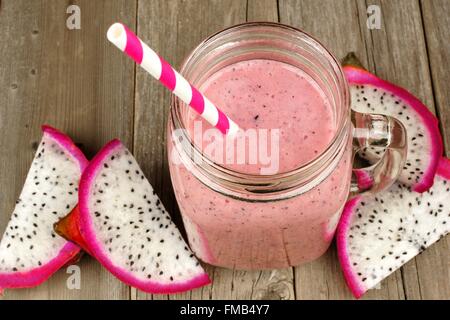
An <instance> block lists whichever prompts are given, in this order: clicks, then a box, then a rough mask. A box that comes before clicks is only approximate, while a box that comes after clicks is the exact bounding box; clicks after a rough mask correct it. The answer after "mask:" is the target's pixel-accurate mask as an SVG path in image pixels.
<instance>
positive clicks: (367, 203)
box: [337, 159, 450, 298]
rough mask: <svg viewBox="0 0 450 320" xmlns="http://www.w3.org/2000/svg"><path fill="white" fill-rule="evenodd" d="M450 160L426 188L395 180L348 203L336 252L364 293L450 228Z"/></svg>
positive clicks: (355, 291)
mask: <svg viewBox="0 0 450 320" xmlns="http://www.w3.org/2000/svg"><path fill="white" fill-rule="evenodd" d="M449 180H450V161H449V160H448V159H442V160H441V161H440V164H439V166H438V171H437V175H436V177H435V181H434V185H433V186H432V188H431V189H429V190H428V191H427V192H424V193H417V192H414V191H411V188H410V187H408V186H406V185H405V184H403V183H400V182H397V183H395V184H394V185H393V186H392V187H391V188H390V189H388V190H387V191H384V192H381V193H379V194H377V195H371V196H357V197H355V198H353V199H351V200H350V201H349V202H347V204H346V207H345V209H344V212H343V214H342V218H341V221H340V223H339V226H338V229H337V246H338V256H339V260H340V262H341V266H342V269H343V273H344V277H345V279H346V281H347V284H348V285H349V287H350V289H351V291H352V292H353V294H354V295H355V297H357V298H359V297H361V296H362V295H363V294H364V293H365V292H366V291H367V290H369V289H371V288H373V287H374V286H375V285H377V284H378V283H379V282H380V281H381V280H383V279H384V278H386V277H387V276H388V275H390V274H391V273H392V272H394V271H395V270H397V269H398V268H400V267H401V266H402V265H403V264H404V263H406V262H407V261H408V260H410V259H412V258H413V257H414V256H416V255H417V254H419V253H420V252H422V251H423V250H425V249H426V248H427V247H429V246H430V245H432V244H433V243H435V242H436V241H438V240H439V239H440V238H441V237H444V236H445V235H446V234H447V233H448V232H449V231H450V181H449Z"/></svg>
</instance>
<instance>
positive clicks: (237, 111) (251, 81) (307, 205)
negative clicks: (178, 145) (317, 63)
mask: <svg viewBox="0 0 450 320" xmlns="http://www.w3.org/2000/svg"><path fill="white" fill-rule="evenodd" d="M201 91H202V92H204V93H205V95H206V96H207V97H208V98H209V99H210V100H211V101H214V102H215V103H216V104H217V105H219V106H220V108H221V109H222V110H223V111H224V112H225V113H226V114H227V115H228V116H229V117H230V118H232V119H233V120H234V121H235V122H236V123H237V124H238V125H239V126H240V128H241V129H244V130H246V129H249V128H265V129H279V133H280V135H279V158H278V161H279V166H278V172H277V173H281V172H287V171H290V170H293V169H295V168H298V167H299V166H301V165H304V164H306V163H307V162H309V161H311V160H313V159H314V158H315V157H317V156H318V155H319V154H320V153H322V152H323V151H324V150H325V148H326V147H327V146H328V144H329V143H330V141H331V140H332V138H333V136H334V135H335V133H336V127H335V121H334V116H333V110H332V108H331V107H330V104H329V102H328V100H327V98H326V97H325V95H324V94H323V92H322V91H321V90H320V88H319V87H318V86H317V84H316V83H315V82H314V81H313V80H312V79H311V78H310V77H309V76H308V75H307V74H305V73H304V72H302V71H301V70H299V69H298V68H295V67H293V66H290V65H288V64H285V63H282V62H277V61H272V60H250V61H244V62H239V63H235V64H232V65H229V66H227V67H225V68H223V69H221V70H220V71H218V72H216V73H215V74H213V75H212V76H211V77H210V78H209V79H208V80H207V81H206V82H205V83H204V84H203V85H202V86H201ZM194 121H203V120H202V119H201V118H200V117H199V116H198V115H196V114H194V113H190V114H189V115H188V128H189V130H190V133H191V135H193V132H194V131H193V130H194V129H193V128H194ZM209 128H211V127H210V126H209V125H208V124H207V123H206V122H205V121H203V122H202V129H203V130H207V129H209ZM198 147H199V148H203V149H204V148H205V142H200V144H199V145H198ZM228 147H229V146H228ZM169 149H170V144H169ZM225 149H226V147H225ZM247 151H249V150H247ZM224 152H226V150H224ZM206 153H207V154H208V152H206ZM208 155H209V154H208ZM350 157H351V151H350V148H348V150H347V152H346V153H345V154H344V156H343V157H342V159H341V160H340V163H339V164H338V166H337V167H336V169H335V170H334V171H333V173H332V174H331V175H329V176H328V177H327V178H325V180H323V181H322V182H321V183H320V184H319V185H318V186H316V187H315V188H313V189H311V190H309V191H308V192H306V193H303V194H301V195H298V196H296V197H293V198H290V199H287V200H281V201H273V202H249V201H243V200H237V199H234V198H231V197H228V196H226V195H223V194H219V193H217V192H215V191H214V190H212V189H210V188H208V187H207V186H205V185H204V184H202V183H201V182H200V181H199V180H197V179H196V178H195V177H194V176H193V175H192V173H190V172H189V171H188V170H187V169H186V168H184V167H183V166H182V165H174V164H172V163H171V168H170V169H171V176H172V182H173V186H174V189H175V194H176V197H177V200H178V204H179V206H180V210H181V213H182V216H183V220H184V223H185V227H186V231H187V233H188V238H189V242H190V245H191V247H192V249H193V250H194V252H195V253H196V254H197V255H198V256H199V257H200V258H201V259H202V260H204V261H205V262H209V263H211V264H214V265H219V266H225V267H236V268H241V269H262V268H282V267H287V266H292V265H298V264H300V263H302V262H305V261H310V260H313V259H315V258H317V257H319V256H320V255H322V254H323V253H324V251H325V250H326V249H327V248H328V246H329V244H330V241H331V237H332V234H333V232H334V229H335V225H336V222H337V220H338V218H339V216H340V212H341V209H342V206H343V205H344V203H345V200H346V198H347V195H348V190H349V182H350V173H351V158H350ZM235 162H236V161H234V163H225V164H224V165H225V166H226V167H228V168H230V169H233V170H235V171H239V172H245V173H252V174H261V168H263V167H264V165H262V164H261V163H259V162H257V163H249V162H250V161H248V159H247V160H246V161H245V163H235Z"/></svg>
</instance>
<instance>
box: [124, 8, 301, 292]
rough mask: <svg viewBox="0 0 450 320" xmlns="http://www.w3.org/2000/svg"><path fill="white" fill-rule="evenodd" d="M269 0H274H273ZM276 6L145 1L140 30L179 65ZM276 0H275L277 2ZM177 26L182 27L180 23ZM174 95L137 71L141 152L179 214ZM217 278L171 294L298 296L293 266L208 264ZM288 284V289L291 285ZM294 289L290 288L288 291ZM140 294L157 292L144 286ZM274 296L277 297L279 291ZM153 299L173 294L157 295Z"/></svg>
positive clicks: (270, 16) (137, 145)
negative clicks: (171, 130)
mask: <svg viewBox="0 0 450 320" xmlns="http://www.w3.org/2000/svg"><path fill="white" fill-rule="evenodd" d="M267 3H269V2H267ZM271 4H272V6H271V7H270V8H271V10H267V8H266V9H264V10H262V11H261V10H260V8H256V6H255V5H254V4H252V5H251V8H249V10H248V11H247V1H240V0H237V1H227V2H224V1H201V0H198V1H151V2H139V12H138V31H139V35H140V36H141V37H142V38H143V40H144V41H149V43H150V44H151V46H152V47H154V48H155V50H157V51H158V52H159V53H160V54H161V55H162V56H164V57H166V59H168V61H170V62H171V63H172V64H174V65H179V64H180V63H181V60H182V59H183V57H185V56H186V55H187V54H188V53H189V51H190V50H192V49H193V48H194V47H195V46H196V45H197V44H198V43H199V42H200V41H201V40H202V39H204V38H205V37H206V36H207V35H209V34H211V33H212V32H216V31H218V30H220V29H223V28H225V27H228V26H231V25H234V24H237V23H242V22H245V21H246V13H247V14H248V15H249V17H253V18H255V19H257V20H274V21H276V20H277V15H276V1H271ZM274 4H275V6H274ZM174 26H176V27H174ZM169 99H170V95H169V93H168V92H167V91H166V89H164V88H163V87H161V86H160V85H159V84H158V83H156V82H155V81H154V80H152V79H150V78H149V77H148V76H147V75H146V74H145V73H144V72H143V71H142V70H138V72H137V81H136V118H135V119H136V120H135V154H136V157H137V158H138V160H140V162H141V163H142V164H143V169H144V171H145V172H146V173H147V174H148V176H149V177H150V180H151V183H152V184H153V186H154V187H155V189H156V190H157V192H158V194H159V195H160V196H161V198H162V201H163V203H164V204H165V205H166V206H167V208H168V210H169V211H170V212H171V213H172V216H174V219H175V220H176V221H178V222H180V219H179V218H177V215H178V214H179V212H178V208H177V205H176V201H175V198H174V195H173V191H172V187H171V184H170V177H169V172H168V163H167V154H166V151H165V133H166V132H165V130H166V129H165V125H166V121H167V115H168V109H169ZM206 270H207V271H208V273H209V274H210V276H211V278H212V279H213V284H212V285H211V286H209V287H205V288H200V289H198V290H194V291H192V292H187V293H184V294H178V295H174V296H170V297H169V298H170V299H227V298H235V299H237V298H239V299H245V298H248V299H250V298H252V297H269V296H270V294H271V293H273V292H280V294H278V297H283V298H285V297H289V298H293V296H294V295H293V285H292V270H291V269H288V270H285V271H276V272H275V273H274V274H273V275H272V273H271V272H241V271H233V270H227V269H223V268H214V267H211V266H206ZM286 288H288V289H286ZM286 292H288V293H286ZM133 297H135V298H137V299H146V298H151V297H150V296H147V295H145V294H142V293H140V292H136V293H133ZM272 297H276V295H275V294H273V295H272ZM152 298H153V299H161V298H162V299H167V296H161V295H154V296H153V297H152Z"/></svg>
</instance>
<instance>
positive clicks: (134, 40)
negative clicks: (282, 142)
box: [107, 23, 239, 134]
mask: <svg viewBox="0 0 450 320" xmlns="http://www.w3.org/2000/svg"><path fill="white" fill-rule="evenodd" d="M107 37H108V40H109V41H111V42H112V43H113V44H114V45H115V46H116V47H117V48H119V49H120V50H121V51H123V52H125V53H126V54H127V55H128V56H129V57H130V58H132V59H133V60H134V61H136V62H137V63H138V64H139V65H140V66H141V67H142V68H144V70H146V71H147V72H148V73H150V74H151V75H152V76H153V77H154V78H156V79H157V80H159V81H160V82H161V83H162V84H163V85H164V86H166V87H167V88H168V89H169V90H170V91H172V92H173V94H174V95H176V96H177V97H178V98H180V99H181V100H182V101H183V102H185V103H186V104H188V105H190V106H191V107H192V108H193V109H194V110H195V111H197V112H198V113H199V114H200V115H201V116H202V117H203V118H204V119H205V120H206V121H208V122H209V123H210V124H211V125H213V126H214V127H216V128H217V129H219V130H220V131H221V132H222V133H224V134H235V133H236V132H237V131H238V130H239V127H238V126H237V125H236V123H234V121H232V120H231V119H230V118H228V117H227V116H226V115H225V114H224V113H223V112H222V111H220V110H219V108H217V107H216V106H215V105H214V104H213V103H212V102H211V101H210V100H209V99H208V98H206V97H205V96H204V95H203V94H202V93H200V91H198V90H197V89H196V88H195V87H194V86H192V85H191V84H190V83H189V82H188V81H187V80H186V79H185V78H184V77H183V76H182V75H180V74H179V73H178V72H177V71H176V70H175V69H174V68H172V66H171V65H170V64H169V63H168V62H167V61H165V60H164V59H163V58H161V57H160V56H158V54H157V53H156V52H155V51H153V50H152V49H151V48H150V47H149V46H147V45H146V44H145V43H144V42H142V40H141V39H139V38H138V37H137V36H136V35H135V34H134V33H133V32H132V31H131V30H130V29H128V28H127V27H126V26H125V25H124V24H122V23H114V24H113V25H112V26H111V27H109V30H108V33H107Z"/></svg>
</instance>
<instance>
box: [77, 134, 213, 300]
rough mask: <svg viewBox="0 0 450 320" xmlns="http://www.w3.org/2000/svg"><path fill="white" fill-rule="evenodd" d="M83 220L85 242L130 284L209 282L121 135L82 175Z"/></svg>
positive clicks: (170, 288) (171, 286) (155, 287)
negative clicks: (121, 139) (122, 141)
mask: <svg viewBox="0 0 450 320" xmlns="http://www.w3.org/2000/svg"><path fill="white" fill-rule="evenodd" d="M78 225H79V231H80V234H81V236H82V238H83V240H84V243H83V246H86V247H87V249H88V251H89V252H90V253H91V254H92V255H93V256H94V257H95V258H96V259H97V260H99V261H100V263H102V264H103V266H104V267H105V268H106V269H108V270H109V271H110V272H111V273H112V274H114V275H115V276H116V277H117V278H119V279H120V280H122V281H123V282H125V283H127V284H128V285H131V286H134V287H136V288H138V289H140V290H142V291H145V292H150V293H175V292H181V291H186V290H190V289H194V288H197V287H200V286H203V285H206V284H208V283H210V280H209V277H208V275H207V274H206V273H205V271H204V270H203V268H202V267H201V266H200V263H199V262H198V261H197V259H196V258H195V256H194V254H193V253H192V252H191V251H190V249H189V248H188V246H187V245H186V243H185V242H184V240H183V238H182V237H181V235H180V233H179V231H178V229H177V228H176V226H175V224H174V223H173V222H172V221H171V219H170V216H169V215H168V213H167V212H166V210H165V209H164V207H163V205H162V203H161V201H160V200H159V199H158V196H157V195H156V194H155V192H154V191H153V188H152V186H151V185H150V183H149V182H148V180H147V179H146V178H145V177H144V175H143V173H142V171H141V169H140V168H139V165H138V164H137V162H136V160H135V159H134V157H133V156H132V155H131V153H130V152H129V151H128V150H127V149H126V148H125V147H124V146H123V144H122V143H121V142H120V141H119V140H113V141H111V142H110V143H108V144H107V145H106V146H105V147H104V148H103V149H102V150H101V151H100V152H99V153H98V154H97V155H96V156H95V157H94V159H93V160H92V161H91V162H90V164H89V166H88V167H87V168H86V170H85V172H84V174H83V176H82V178H81V182H80V191H79V218H78Z"/></svg>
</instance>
